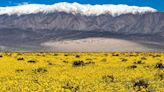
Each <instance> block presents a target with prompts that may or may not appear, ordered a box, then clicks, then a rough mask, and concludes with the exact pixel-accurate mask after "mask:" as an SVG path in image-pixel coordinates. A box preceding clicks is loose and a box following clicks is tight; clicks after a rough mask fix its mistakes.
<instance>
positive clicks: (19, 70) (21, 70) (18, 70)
mask: <svg viewBox="0 0 164 92" xmlns="http://www.w3.org/2000/svg"><path fill="white" fill-rule="evenodd" d="M23 71H24V70H23V69H17V70H15V72H17V73H21V72H23Z"/></svg>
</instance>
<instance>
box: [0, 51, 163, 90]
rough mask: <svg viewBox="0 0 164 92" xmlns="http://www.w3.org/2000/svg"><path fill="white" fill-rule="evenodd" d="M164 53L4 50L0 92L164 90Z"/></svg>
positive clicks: (0, 69) (0, 60)
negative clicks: (24, 51)
mask: <svg viewBox="0 0 164 92" xmlns="http://www.w3.org/2000/svg"><path fill="white" fill-rule="evenodd" d="M163 60H164V53H161V52H122V53H119V52H111V53H105V52H104V53H103V52H102V53H50V52H40V53H39V52H38V53H37V52H36V53H23V52H17V53H16V52H15V53H14V52H12V53H9V52H4V53H0V92H163V90H164V64H163Z"/></svg>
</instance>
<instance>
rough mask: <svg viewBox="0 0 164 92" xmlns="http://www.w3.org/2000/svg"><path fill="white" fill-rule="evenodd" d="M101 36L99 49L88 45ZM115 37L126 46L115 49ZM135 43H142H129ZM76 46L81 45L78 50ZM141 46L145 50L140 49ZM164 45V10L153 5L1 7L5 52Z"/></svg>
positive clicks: (1, 43)
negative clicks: (154, 7)
mask: <svg viewBox="0 0 164 92" xmlns="http://www.w3.org/2000/svg"><path fill="white" fill-rule="evenodd" d="M93 38H94V39H93ZM101 38H103V40H102V39H101ZM84 39H85V40H84ZM86 39H87V40H86ZM95 39H96V40H97V41H99V42H97V46H96V48H95V49H93V50H90V49H91V48H87V49H86V47H89V46H91V47H92V45H96V43H94V44H92V43H90V41H91V42H94V41H95ZM100 39H101V40H100ZM111 39H112V40H111ZM113 39H115V40H113ZM104 40H105V41H106V42H105V44H104ZM107 40H108V41H107ZM122 40H124V41H122ZM68 41H69V42H68ZM81 41H83V42H86V43H85V44H84V43H83V42H81ZM114 41H116V42H118V44H116V43H115V42H114ZM125 41H128V43H127V42H126V44H125ZM47 42H48V43H50V42H51V45H50V46H49V45H45V44H47ZM109 42H110V43H109ZM112 42H113V43H115V44H113V45H115V46H114V47H117V46H116V45H124V46H123V48H121V46H120V47H117V48H113V46H112ZM52 43H53V44H52ZM59 43H61V44H64V43H65V44H64V45H61V44H60V45H59ZM131 43H135V44H137V46H134V47H133V48H132V47H129V46H131V45H132V44H131ZM77 44H78V45H77ZM79 44H80V45H79ZM101 44H102V45H103V46H102V45H101ZM76 45H77V46H78V48H80V50H79V49H78V48H77V49H76V50H74V49H73V48H75V47H77V46H76ZM81 45H83V46H82V47H80V46H81ZM84 45H86V46H84ZM104 45H106V46H104ZM133 45H134V44H133ZM56 46H58V47H56ZM63 46H64V47H63ZM69 46H70V47H69ZM73 46H75V47H73ZM139 46H141V47H143V48H144V49H136V48H140V47H139ZM163 46H164V12H160V11H157V10H155V9H153V8H150V7H137V6H127V5H89V4H88V5H82V4H78V3H72V4H71V3H57V4H54V5H39V4H27V5H20V6H13V7H0V50H1V51H59V52H60V51H61V52H62V51H81V52H83V51H163V50H164V47H163ZM66 47H67V48H66ZM68 47H69V48H71V47H73V48H71V49H69V48H68ZM102 47H103V48H105V49H102ZM111 47H112V48H111ZM108 48H109V49H108ZM118 48H119V49H118ZM127 48H130V49H127Z"/></svg>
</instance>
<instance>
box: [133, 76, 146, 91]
mask: <svg viewBox="0 0 164 92" xmlns="http://www.w3.org/2000/svg"><path fill="white" fill-rule="evenodd" d="M148 86H149V83H148V81H146V80H145V79H142V78H141V79H137V80H135V81H134V83H133V88H134V89H135V90H137V91H139V92H140V91H141V90H142V89H147V88H148Z"/></svg>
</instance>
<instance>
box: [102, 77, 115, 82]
mask: <svg viewBox="0 0 164 92" xmlns="http://www.w3.org/2000/svg"><path fill="white" fill-rule="evenodd" d="M102 79H103V81H104V82H105V83H110V82H114V76H113V75H104V76H102Z"/></svg>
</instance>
